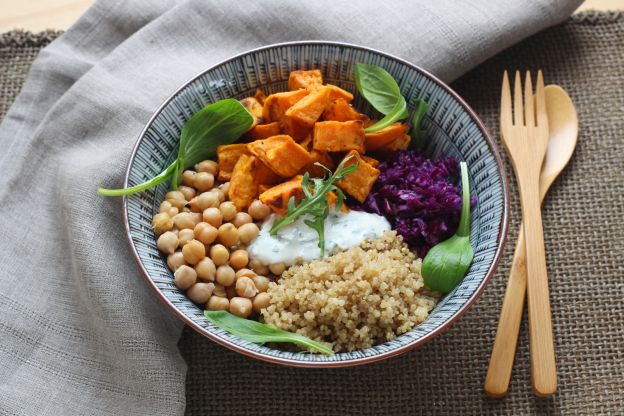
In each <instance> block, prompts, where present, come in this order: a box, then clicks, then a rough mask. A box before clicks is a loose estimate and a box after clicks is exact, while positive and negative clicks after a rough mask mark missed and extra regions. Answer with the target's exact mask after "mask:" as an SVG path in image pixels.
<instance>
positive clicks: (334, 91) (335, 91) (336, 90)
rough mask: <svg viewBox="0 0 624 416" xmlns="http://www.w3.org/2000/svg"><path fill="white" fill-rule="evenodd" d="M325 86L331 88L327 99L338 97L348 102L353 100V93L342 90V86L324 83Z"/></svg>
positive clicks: (332, 99)
mask: <svg viewBox="0 0 624 416" xmlns="http://www.w3.org/2000/svg"><path fill="white" fill-rule="evenodd" d="M325 86H326V87H328V88H329V89H330V90H331V92H330V93H329V99H330V100H331V101H334V100H337V99H338V98H342V99H344V100H345V101H346V102H348V103H350V102H351V101H353V94H351V93H350V92H349V91H347V90H343V89H342V88H340V87H338V86H336V85H332V84H325Z"/></svg>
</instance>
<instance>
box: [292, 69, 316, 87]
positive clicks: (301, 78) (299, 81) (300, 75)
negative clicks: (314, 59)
mask: <svg viewBox="0 0 624 416" xmlns="http://www.w3.org/2000/svg"><path fill="white" fill-rule="evenodd" d="M315 85H323V75H322V74H321V71H319V70H318V69H312V70H310V71H292V72H291V73H290V75H289V76H288V89H289V90H290V91H295V90H298V89H300V88H310V87H313V86H315Z"/></svg>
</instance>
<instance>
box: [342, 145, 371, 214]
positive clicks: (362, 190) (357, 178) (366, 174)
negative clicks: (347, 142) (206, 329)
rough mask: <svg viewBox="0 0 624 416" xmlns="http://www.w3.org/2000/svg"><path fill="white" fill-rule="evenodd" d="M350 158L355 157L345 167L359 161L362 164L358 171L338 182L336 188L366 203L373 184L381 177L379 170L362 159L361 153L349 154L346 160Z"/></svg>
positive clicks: (353, 152) (352, 152) (351, 152)
mask: <svg viewBox="0 0 624 416" xmlns="http://www.w3.org/2000/svg"><path fill="white" fill-rule="evenodd" d="M350 156H353V157H352V158H351V160H349V161H348V162H346V163H345V166H350V165H352V164H354V163H356V162H357V161H359V162H360V164H359V166H358V168H357V169H356V170H354V171H353V172H351V173H349V174H347V175H346V176H345V177H344V179H342V180H340V181H338V182H336V186H338V187H339V188H340V189H342V190H343V191H345V192H346V193H348V194H349V195H351V196H352V197H353V198H355V199H357V200H358V201H359V202H364V200H366V197H367V196H368V193H369V192H370V190H371V188H372V187H373V184H374V183H375V181H376V180H377V177H378V176H379V170H377V168H374V167H373V166H371V165H370V164H369V163H368V162H367V161H365V160H364V159H362V157H361V156H360V155H359V153H358V152H356V151H354V150H352V151H350V152H349V153H347V155H346V156H345V159H346V158H347V157H350ZM343 160H344V159H343Z"/></svg>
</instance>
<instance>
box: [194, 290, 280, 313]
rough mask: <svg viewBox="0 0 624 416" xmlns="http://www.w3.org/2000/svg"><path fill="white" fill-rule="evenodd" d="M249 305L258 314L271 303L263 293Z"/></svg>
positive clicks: (269, 298) (266, 294) (269, 297)
mask: <svg viewBox="0 0 624 416" xmlns="http://www.w3.org/2000/svg"><path fill="white" fill-rule="evenodd" d="M191 289H192V288H191ZM251 303H252V305H253V310H254V311H256V312H257V313H260V311H261V310H262V309H264V308H266V307H267V306H269V304H270V303H271V296H269V294H268V293H264V292H263V293H258V294H257V295H256V297H255V298H253V299H252V301H251Z"/></svg>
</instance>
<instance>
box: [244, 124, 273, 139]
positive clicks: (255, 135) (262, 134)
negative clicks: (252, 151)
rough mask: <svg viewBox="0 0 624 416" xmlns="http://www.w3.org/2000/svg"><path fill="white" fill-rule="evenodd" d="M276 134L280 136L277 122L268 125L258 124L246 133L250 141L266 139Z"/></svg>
mask: <svg viewBox="0 0 624 416" xmlns="http://www.w3.org/2000/svg"><path fill="white" fill-rule="evenodd" d="M278 134H280V126H279V123H278V122H277V121H274V122H273V123H269V124H258V125H257V126H255V127H254V128H252V129H251V130H249V132H247V136H249V138H250V139H252V140H261V139H266V138H269V137H271V136H276V135H278Z"/></svg>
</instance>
